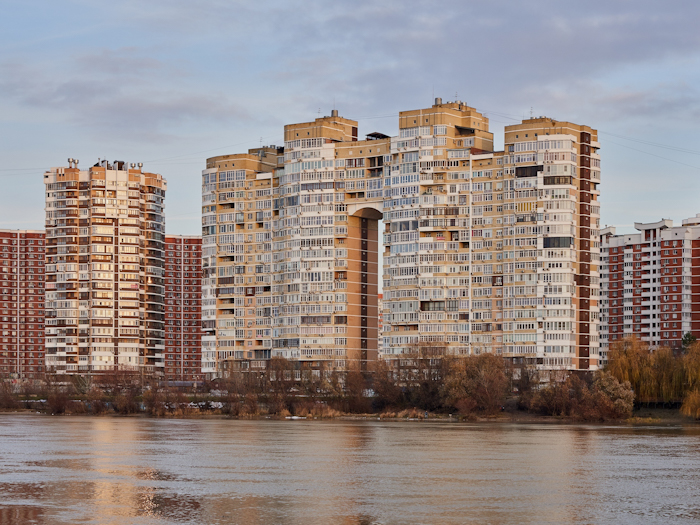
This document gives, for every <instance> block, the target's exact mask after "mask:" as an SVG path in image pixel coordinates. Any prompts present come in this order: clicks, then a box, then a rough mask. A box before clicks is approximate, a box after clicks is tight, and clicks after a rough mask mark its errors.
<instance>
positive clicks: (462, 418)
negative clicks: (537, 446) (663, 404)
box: [0, 408, 700, 426]
mask: <svg viewBox="0 0 700 525" xmlns="http://www.w3.org/2000/svg"><path fill="white" fill-rule="evenodd" d="M403 412H404V413H401V412H399V413H381V414H377V413H374V414H373V413H368V414H349V413H336V414H332V415H308V416H291V415H277V414H274V415H270V414H255V415H237V416H232V415H230V414H224V413H221V412H220V411H210V412H201V411H191V412H189V413H187V414H181V413H180V414H168V413H166V414H162V415H152V414H148V413H147V412H145V411H144V412H137V413H131V414H119V413H116V412H113V411H109V412H102V413H100V414H91V413H88V412H66V413H65V414H61V415H60V416H59V415H54V414H51V413H49V412H45V411H44V412H42V411H37V410H32V409H21V408H20V409H6V410H0V417H2V416H7V415H12V414H18V415H36V416H41V417H46V416H48V417H68V418H70V417H76V416H80V417H95V418H137V419H138V418H141V419H177V420H241V421H262V420H276V421H330V420H337V421H385V422H386V421H392V422H424V421H429V422H442V423H497V424H498V423H516V424H523V425H531V424H580V423H585V424H601V425H609V424H626V425H632V426H635V425H666V426H668V425H674V426H676V425H691V426H700V421H698V420H696V419H693V418H690V417H687V416H684V415H682V414H681V413H680V412H679V411H678V410H676V409H671V408H640V409H638V410H635V411H634V412H633V414H632V416H631V417H629V418H626V419H613V420H604V421H583V420H581V419H577V418H574V417H568V416H548V415H542V414H536V413H530V412H526V411H522V410H506V411H503V412H500V413H497V414H492V415H474V414H468V415H463V414H439V413H430V412H429V413H427V417H426V413H425V412H418V411H403Z"/></svg>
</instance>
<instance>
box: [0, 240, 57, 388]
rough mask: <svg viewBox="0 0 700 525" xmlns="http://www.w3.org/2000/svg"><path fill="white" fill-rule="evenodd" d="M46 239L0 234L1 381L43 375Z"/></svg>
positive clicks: (33, 377)
mask: <svg viewBox="0 0 700 525" xmlns="http://www.w3.org/2000/svg"><path fill="white" fill-rule="evenodd" d="M45 237H46V236H45V234H44V232H43V231H38V230H0V379H7V378H12V379H19V380H23V379H39V378H41V377H42V376H43V373H44V250H45V245H44V243H45Z"/></svg>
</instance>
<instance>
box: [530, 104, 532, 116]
mask: <svg viewBox="0 0 700 525" xmlns="http://www.w3.org/2000/svg"><path fill="white" fill-rule="evenodd" d="M530 118H532V106H530Z"/></svg>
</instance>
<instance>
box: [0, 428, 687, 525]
mask: <svg viewBox="0 0 700 525" xmlns="http://www.w3.org/2000/svg"><path fill="white" fill-rule="evenodd" d="M30 523H36V524H76V523H90V524H93V523H94V524H163V523H206V524H224V523H241V524H247V523H257V524H267V523H270V524H277V523H284V524H317V523H318V524H327V523H341V524H371V523H386V524H389V523H498V524H511V523H512V524H529V523H557V524H558V523H582V524H584V523H586V524H587V523H616V524H617V523H700V428H699V427H695V426H680V425H677V426H635V427H630V426H604V425H554V424H549V425H548V424H509V423H473V424H462V423H446V422H421V421H414V422H384V421H266V420H261V421H233V420H156V419H146V418H116V417H104V418H103V417H51V416H41V415H15V414H3V415H0V524H30Z"/></svg>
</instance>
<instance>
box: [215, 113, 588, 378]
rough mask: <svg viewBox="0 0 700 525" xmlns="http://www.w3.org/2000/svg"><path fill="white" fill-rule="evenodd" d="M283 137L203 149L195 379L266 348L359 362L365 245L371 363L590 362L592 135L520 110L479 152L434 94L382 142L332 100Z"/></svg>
mask: <svg viewBox="0 0 700 525" xmlns="http://www.w3.org/2000/svg"><path fill="white" fill-rule="evenodd" d="M284 133H285V145H284V149H283V150H280V149H275V148H271V149H270V148H268V149H263V150H259V151H258V150H251V151H250V152H249V153H248V154H244V155H239V156H236V155H232V156H226V157H216V158H214V159H209V160H208V161H207V169H206V170H205V171H204V172H203V201H204V202H203V236H204V248H203V250H204V259H205V262H204V264H205V268H206V267H207V265H208V270H207V269H205V287H208V291H206V292H205V296H204V301H205V304H206V305H205V307H204V309H205V312H206V313H207V315H206V316H205V321H204V322H205V326H208V328H209V334H208V336H207V335H206V334H205V339H207V340H206V341H205V342H204V343H203V355H204V354H206V355H207V359H206V363H207V364H206V368H205V372H206V373H208V374H210V376H215V375H216V374H218V373H219V370H220V369H221V368H222V366H221V364H222V363H226V366H227V367H229V368H241V367H258V368H261V367H264V366H265V359H267V358H268V356H269V357H274V356H280V357H285V358H288V359H292V360H294V361H295V362H297V363H299V367H300V368H302V369H303V368H310V369H312V370H319V371H320V370H321V369H322V370H325V371H330V370H339V371H342V370H352V369H357V370H366V369H368V368H369V367H370V365H371V363H372V362H374V361H375V360H376V359H377V356H378V350H377V349H378V344H377V343H378V336H379V333H378V329H377V328H378V288H379V287H378V278H379V268H378V266H379V264H378V261H379V251H380V250H382V252H383V272H382V273H383V283H382V284H383V301H382V307H383V319H382V322H383V334H382V338H383V339H382V357H383V358H385V359H389V360H392V359H400V358H401V356H405V355H407V354H415V353H417V352H423V351H426V352H429V353H431V354H432V355H446V354H450V355H470V354H478V353H481V352H492V353H495V354H498V355H502V356H503V357H504V358H507V359H509V360H511V361H513V362H515V363H522V364H529V365H532V366H536V367H538V368H540V369H541V370H543V371H547V370H571V369H595V368H597V366H598V349H599V341H598V316H599V308H598V294H599V276H598V262H599V247H598V227H599V213H600V209H599V205H598V195H599V190H598V184H599V182H600V157H599V155H598V149H599V144H598V143H597V134H596V132H595V130H593V129H591V128H589V127H587V126H581V125H577V124H573V123H570V122H560V121H555V120H553V119H549V118H544V117H540V118H533V119H528V120H524V121H523V122H522V123H520V124H515V125H512V126H507V127H506V129H505V151H500V152H495V151H493V135H492V134H491V132H490V131H489V123H488V119H487V118H486V117H485V116H483V115H482V114H481V113H479V112H478V111H477V110H476V109H474V108H472V107H469V106H467V105H466V104H463V103H462V102H459V101H456V102H448V103H445V104H443V103H442V101H441V100H440V99H436V101H435V104H434V105H433V106H432V107H430V108H427V109H421V110H412V111H405V112H401V113H400V114H399V135H398V136H397V137H389V136H387V135H383V134H380V133H371V134H369V135H367V136H366V138H365V140H358V130H357V122H356V121H353V120H350V119H346V118H343V117H340V116H339V115H338V114H337V111H335V110H334V111H333V113H332V114H331V116H328V117H322V118H317V119H315V120H314V121H313V122H306V123H299V124H292V125H287V126H285V130H284ZM273 150H274V151H273ZM268 151H269V153H268ZM267 155H269V157H268V156H267ZM264 159H268V162H266V163H265V162H263V160H264ZM256 163H257V164H256ZM234 164H235V166H234ZM234 168H235V169H234ZM239 169H240V170H242V171H241V172H240V173H238V170H239ZM230 177H234V179H235V181H233V180H231V179H230ZM238 178H240V180H238ZM257 181H261V182H257ZM262 181H265V182H264V183H263V182H262ZM222 183H223V187H222ZM232 184H233V185H232ZM236 184H241V185H240V186H235V185H236ZM258 184H260V190H257V188H258ZM263 184H264V186H263ZM234 186H235V187H237V188H239V191H235V189H234V190H233V191H232V190H231V188H234ZM244 188H245V190H246V191H243V189H244ZM252 190H255V191H252ZM231 209H235V210H236V213H235V214H232V212H231V211H229V210H231ZM248 210H251V211H248ZM257 210H259V211H260V214H259V215H257V214H254V213H251V212H252V211H257ZM254 216H255V217H259V218H261V219H262V222H256V221H255V220H253V217H254ZM267 217H269V220H266V218H267ZM236 218H238V219H240V222H239V223H235V220H236ZM229 221H231V222H229ZM232 222H233V223H232ZM249 222H250V224H249ZM249 230H250V233H248V232H249ZM231 231H235V232H240V233H239V234H238V235H239V236H233V235H230V234H229V232H231ZM244 232H245V233H244ZM258 233H259V236H258V235H257V234H258ZM380 233H381V234H382V238H380ZM214 254H216V258H215V259H212V255H214ZM229 254H235V255H229ZM244 263H245V264H244ZM214 264H215V265H216V268H214ZM253 278H255V281H253ZM258 279H260V280H259V281H258ZM268 279H269V281H268ZM268 283H269V286H268V285H267V284H268ZM231 284H233V285H234V286H233V287H231ZM252 284H256V286H255V287H253V286H250V285H252ZM236 285H237V286H236ZM244 285H245V286H244ZM224 290H225V292H226V293H223V291H224ZM259 294H260V295H259ZM259 299H260V300H261V301H259ZM232 305H233V308H232ZM236 305H239V306H236ZM263 305H264V306H263ZM268 305H269V310H266V307H267V306H268ZM261 307H262V308H261ZM268 312H269V314H268ZM266 315H269V316H270V318H267V317H266ZM207 322H209V324H208V325H207ZM259 323H260V324H259ZM258 330H260V331H258ZM267 334H269V336H268V335H267ZM249 337H250V338H249ZM268 337H269V339H268ZM240 347H242V348H240ZM238 348H240V350H237V349H238ZM256 348H260V350H259V351H258V353H257V354H256V353H255V349H256Z"/></svg>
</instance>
